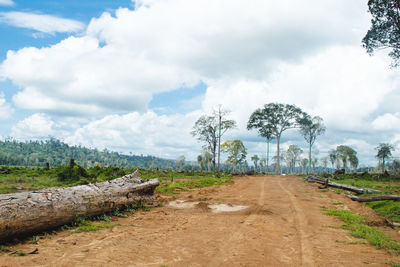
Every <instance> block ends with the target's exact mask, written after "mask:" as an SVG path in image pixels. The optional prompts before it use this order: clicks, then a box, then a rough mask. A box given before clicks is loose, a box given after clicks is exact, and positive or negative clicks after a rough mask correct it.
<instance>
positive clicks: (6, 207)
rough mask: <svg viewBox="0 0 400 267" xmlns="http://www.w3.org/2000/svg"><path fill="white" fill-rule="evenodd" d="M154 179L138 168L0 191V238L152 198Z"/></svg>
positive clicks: (98, 213)
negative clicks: (63, 184) (84, 181)
mask: <svg viewBox="0 0 400 267" xmlns="http://www.w3.org/2000/svg"><path fill="white" fill-rule="evenodd" d="M158 185H159V182H158V179H152V180H148V181H143V180H142V179H141V177H140V173H139V171H138V170H137V171H135V172H134V173H131V174H128V175H125V176H123V177H121V178H117V179H114V180H111V181H107V182H103V183H95V184H88V185H79V186H74V187H68V188H49V189H41V190H37V191H33V192H21V193H14V194H2V195H0V241H2V240H6V239H9V238H11V237H14V236H19V235H26V234H34V233H38V232H41V231H45V230H48V229H51V228H55V227H58V226H61V225H64V224H67V223H69V222H71V221H73V220H74V218H75V217H76V216H77V215H78V216H81V217H91V216H97V215H101V214H103V213H107V212H110V211H112V210H114V209H116V208H122V207H124V206H127V205H129V204H132V203H139V202H142V203H149V202H152V201H153V200H154V189H155V188H156V187H157V186H158Z"/></svg>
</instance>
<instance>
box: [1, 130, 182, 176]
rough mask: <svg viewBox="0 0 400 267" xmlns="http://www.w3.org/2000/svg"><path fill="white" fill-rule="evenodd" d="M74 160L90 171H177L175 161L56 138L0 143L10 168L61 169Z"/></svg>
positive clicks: (5, 162)
mask: <svg viewBox="0 0 400 267" xmlns="http://www.w3.org/2000/svg"><path fill="white" fill-rule="evenodd" d="M71 158H72V159H74V160H75V161H76V163H77V164H79V165H81V166H83V167H85V168H87V167H93V166H116V167H120V168H132V167H137V168H144V169H156V168H159V169H174V168H176V161H175V160H167V159H162V158H157V157H154V156H143V155H124V154H121V153H118V152H112V151H109V150H107V149H104V150H102V151H99V150H98V149H90V148H86V147H82V146H70V145H68V144H66V143H64V142H62V141H60V140H58V139H56V138H52V137H51V138H49V139H48V140H42V141H26V142H19V141H16V140H13V139H10V138H9V139H7V140H5V141H0V165H9V166H46V165H47V164H48V165H49V166H59V165H68V164H69V162H70V160H71Z"/></svg>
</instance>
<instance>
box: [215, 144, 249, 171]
mask: <svg viewBox="0 0 400 267" xmlns="http://www.w3.org/2000/svg"><path fill="white" fill-rule="evenodd" d="M221 148H222V152H224V153H227V154H228V159H227V160H226V162H228V163H230V164H233V166H234V168H233V171H234V172H235V171H236V167H237V165H238V164H240V163H242V162H243V161H244V160H245V159H246V155H247V151H246V148H245V146H244V145H243V142H242V141H240V140H229V141H226V142H225V143H223V144H222V146H221Z"/></svg>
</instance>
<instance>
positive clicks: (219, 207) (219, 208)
mask: <svg viewBox="0 0 400 267" xmlns="http://www.w3.org/2000/svg"><path fill="white" fill-rule="evenodd" d="M208 207H209V208H210V209H211V212H214V213H220V212H234V211H239V210H245V209H247V208H248V206H240V205H226V204H214V205H208Z"/></svg>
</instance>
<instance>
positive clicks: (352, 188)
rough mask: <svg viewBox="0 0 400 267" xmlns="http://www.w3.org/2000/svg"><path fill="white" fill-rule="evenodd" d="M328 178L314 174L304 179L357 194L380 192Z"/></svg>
mask: <svg viewBox="0 0 400 267" xmlns="http://www.w3.org/2000/svg"><path fill="white" fill-rule="evenodd" d="M327 180H328V179H324V178H320V177H318V176H315V175H310V176H308V177H307V178H306V181H308V182H314V183H319V184H323V185H327V186H330V187H336V188H341V189H344V190H348V191H352V192H355V193H357V194H364V193H380V192H381V191H379V190H374V189H369V188H362V187H355V186H351V185H347V184H339V183H334V182H331V181H329V180H328V181H327Z"/></svg>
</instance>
